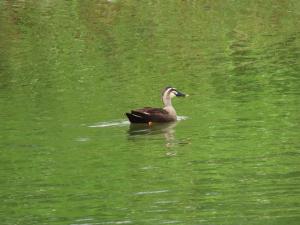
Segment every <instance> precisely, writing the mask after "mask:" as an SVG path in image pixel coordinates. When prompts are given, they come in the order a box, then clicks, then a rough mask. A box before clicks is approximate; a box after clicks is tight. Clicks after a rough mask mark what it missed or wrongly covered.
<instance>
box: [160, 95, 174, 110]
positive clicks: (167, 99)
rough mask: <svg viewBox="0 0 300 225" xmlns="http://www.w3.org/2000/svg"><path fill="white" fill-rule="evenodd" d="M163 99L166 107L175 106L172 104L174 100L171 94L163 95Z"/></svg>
mask: <svg viewBox="0 0 300 225" xmlns="http://www.w3.org/2000/svg"><path fill="white" fill-rule="evenodd" d="M162 101H163V103H164V107H173V106H172V101H171V97H170V96H169V95H166V94H165V95H164V96H163V97H162Z"/></svg>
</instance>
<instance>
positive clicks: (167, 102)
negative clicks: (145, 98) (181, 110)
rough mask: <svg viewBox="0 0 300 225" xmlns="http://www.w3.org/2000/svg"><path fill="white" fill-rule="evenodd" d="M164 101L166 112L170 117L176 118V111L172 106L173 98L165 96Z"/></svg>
mask: <svg viewBox="0 0 300 225" xmlns="http://www.w3.org/2000/svg"><path fill="white" fill-rule="evenodd" d="M162 101H163V103H164V110H166V111H167V112H168V113H169V114H170V115H172V116H175V117H176V111H175V109H174V107H173V105H172V101H171V97H170V96H169V95H166V94H165V95H164V96H163V97H162Z"/></svg>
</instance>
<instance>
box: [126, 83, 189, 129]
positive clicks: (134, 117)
mask: <svg viewBox="0 0 300 225" xmlns="http://www.w3.org/2000/svg"><path fill="white" fill-rule="evenodd" d="M175 96H176V97H185V96H186V95H185V94H183V93H181V92H179V91H177V90H176V89H175V88H173V87H166V88H165V89H164V90H163V92H162V101H163V103H164V107H163V108H152V107H145V108H142V109H135V110H131V113H126V116H127V117H128V119H129V121H130V122H131V123H148V124H149V125H151V124H152V123H153V122H155V123H156V122H157V123H162V122H172V121H176V120H177V115H176V111H175V109H174V107H173V106H172V102H171V99H172V98H173V97H175Z"/></svg>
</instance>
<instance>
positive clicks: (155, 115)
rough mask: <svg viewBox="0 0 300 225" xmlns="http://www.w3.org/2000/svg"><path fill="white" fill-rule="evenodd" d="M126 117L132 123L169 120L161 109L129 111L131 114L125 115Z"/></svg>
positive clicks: (146, 108) (149, 108)
mask: <svg viewBox="0 0 300 225" xmlns="http://www.w3.org/2000/svg"><path fill="white" fill-rule="evenodd" d="M126 115H127V117H128V119H129V121H130V122H132V123H148V122H167V121H169V120H170V119H169V115H168V112H167V111H166V110H164V109H162V108H152V107H145V108H142V109H135V110H131V113H126Z"/></svg>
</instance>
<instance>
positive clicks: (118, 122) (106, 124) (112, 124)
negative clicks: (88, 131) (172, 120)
mask: <svg viewBox="0 0 300 225" xmlns="http://www.w3.org/2000/svg"><path fill="white" fill-rule="evenodd" d="M187 118H188V117H187V116H177V120H178V121H181V120H186V119H187ZM129 124H130V122H129V121H128V120H111V121H105V122H99V123H96V124H93V125H90V126H88V127H92V128H103V127H123V126H127V125H129Z"/></svg>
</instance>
